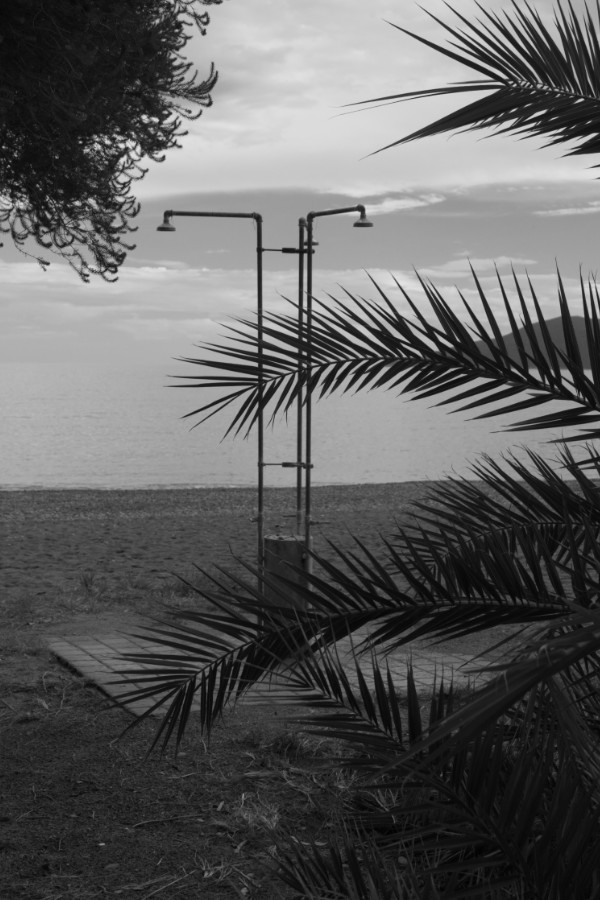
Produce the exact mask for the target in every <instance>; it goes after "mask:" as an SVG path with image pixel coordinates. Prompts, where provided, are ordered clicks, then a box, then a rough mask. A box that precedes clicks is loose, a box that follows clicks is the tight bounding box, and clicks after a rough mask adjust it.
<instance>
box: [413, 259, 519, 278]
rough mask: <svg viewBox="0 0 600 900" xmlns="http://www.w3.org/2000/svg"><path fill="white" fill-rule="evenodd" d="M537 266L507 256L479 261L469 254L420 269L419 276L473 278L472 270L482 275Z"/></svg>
mask: <svg viewBox="0 0 600 900" xmlns="http://www.w3.org/2000/svg"><path fill="white" fill-rule="evenodd" d="M535 265H537V260H535V259H519V258H514V257H513V258H509V257H507V256H498V257H496V258H494V259H492V258H487V259H485V258H484V259H478V258H477V257H475V258H469V256H468V255H467V254H461V256H460V257H459V258H457V259H451V260H448V261H447V262H444V263H441V264H440V265H438V266H434V267H431V268H424V269H419V274H420V275H424V276H425V277H427V278H449V277H452V278H472V277H473V276H472V271H471V269H474V270H475V273H476V274H477V275H480V274H481V273H482V272H489V271H495V269H498V271H500V272H502V270H503V269H504V270H507V271H510V270H511V268H515V269H516V268H518V267H519V266H535Z"/></svg>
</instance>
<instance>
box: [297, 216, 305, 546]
mask: <svg viewBox="0 0 600 900" xmlns="http://www.w3.org/2000/svg"><path fill="white" fill-rule="evenodd" d="M305 239H306V220H305V219H299V220H298V369H297V375H298V397H297V400H296V534H297V535H301V534H302V531H303V528H304V521H303V516H302V487H303V476H302V472H303V467H302V456H303V451H304V447H303V438H304V435H303V424H304V409H303V407H302V400H303V397H304V391H303V387H302V378H303V369H304V342H303V338H302V329H303V326H304V257H305V249H306V248H305V246H304V243H305Z"/></svg>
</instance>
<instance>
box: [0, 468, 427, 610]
mask: <svg viewBox="0 0 600 900" xmlns="http://www.w3.org/2000/svg"><path fill="white" fill-rule="evenodd" d="M431 486H432V484H431V482H422V481H421V482H419V481H417V482H403V483H392V484H379V485H377V484H367V485H333V486H319V487H315V488H314V489H313V520H314V521H315V524H314V526H313V537H314V546H315V549H316V550H317V551H318V552H327V541H328V540H332V541H334V542H336V543H337V544H338V545H342V546H346V547H348V546H351V544H352V538H351V535H354V536H356V537H358V538H360V540H361V541H364V542H365V543H367V544H368V545H369V546H370V547H376V546H377V544H378V543H379V542H380V540H381V538H380V535H381V534H382V533H383V534H385V533H388V532H389V531H390V529H393V526H394V521H395V520H397V519H400V518H402V517H403V516H405V515H406V513H407V510H408V508H409V506H410V504H411V502H412V501H414V500H416V499H418V498H421V497H423V496H424V495H425V494H426V493H427V492H428V491H429V490H430V488H431ZM265 501H266V502H265V512H266V518H265V533H266V534H270V533H272V534H275V533H278V532H281V533H284V534H285V533H292V531H293V530H294V524H295V492H294V491H293V490H289V489H282V488H271V489H269V490H267V491H266V494H265ZM255 514H256V491H255V490H254V489H252V488H233V489H227V488H222V489H221V488H214V489H212V488H211V489H196V490H195V489H169V490H130V491H128V490H29V491H20V490H17V491H2V492H0V522H1V525H0V534H1V541H0V543H1V549H0V590H2V592H3V593H5V595H10V594H15V593H18V594H19V595H23V594H30V595H37V596H40V595H43V594H44V593H47V592H55V591H56V590H62V589H64V588H68V587H73V586H75V585H77V584H78V583H80V582H81V578H82V574H83V573H86V572H87V573H92V575H93V576H99V575H101V576H102V578H103V579H105V581H106V583H107V584H108V586H109V587H110V588H111V589H114V588H117V589H118V587H119V586H120V585H121V584H122V585H123V586H125V585H126V584H127V583H128V582H130V581H131V580H132V579H135V578H139V579H147V580H148V582H149V583H156V582H157V581H159V580H160V579H171V580H172V579H173V574H179V575H184V576H186V577H187V576H188V575H189V574H190V572H191V570H192V567H193V566H194V565H197V566H200V567H202V568H209V569H210V568H211V567H214V566H223V567H225V568H231V567H232V566H234V565H235V560H234V556H238V557H241V558H246V559H248V560H249V561H253V559H255V554H256V524H255V522H254V521H253V519H254V516H255Z"/></svg>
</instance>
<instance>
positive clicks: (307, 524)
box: [304, 213, 313, 573]
mask: <svg viewBox="0 0 600 900" xmlns="http://www.w3.org/2000/svg"><path fill="white" fill-rule="evenodd" d="M312 258H313V216H312V214H311V213H309V214H308V216H307V218H306V385H305V391H306V402H305V404H304V410H305V425H306V452H305V454H304V462H305V465H306V469H305V492H304V540H305V544H306V550H307V557H306V570H307V572H309V573H310V572H312V558H311V556H310V549H311V524H312V523H311V515H312V503H311V501H312V497H311V481H312V477H311V476H312V394H311V390H310V380H311V373H312V280H313V278H312V276H313V271H312V269H313V263H312Z"/></svg>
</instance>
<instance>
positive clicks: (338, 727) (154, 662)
mask: <svg viewBox="0 0 600 900" xmlns="http://www.w3.org/2000/svg"><path fill="white" fill-rule="evenodd" d="M480 10H481V19H480V20H471V19H469V20H467V19H464V18H462V25H461V27H460V28H452V27H450V26H444V27H446V28H447V29H448V30H449V31H450V33H451V35H452V38H453V44H452V49H447V48H442V47H437V46H436V47H435V49H438V50H440V51H441V52H443V53H446V54H447V55H450V56H452V57H453V58H455V59H457V60H459V61H461V62H463V63H465V64H467V65H470V66H471V67H472V68H474V69H475V70H476V71H477V72H478V73H479V74H480V75H484V76H485V79H484V80H483V81H477V82H465V83H464V85H463V86H462V87H460V88H459V87H457V86H455V85H454V86H451V87H449V88H441V89H440V90H439V91H438V93H444V92H446V93H448V92H456V91H457V90H467V89H469V90H480V89H485V90H486V91H490V90H492V91H493V92H494V93H493V94H492V95H491V96H488V97H486V98H484V100H482V101H478V102H477V103H476V104H471V105H470V106H468V107H465V109H464V110H462V111H459V113H456V114H454V117H453V118H452V117H449V118H446V119H443V120H441V122H438V123H435V124H434V125H432V126H430V128H429V129H426V130H424V132H423V134H425V133H435V132H436V131H443V130H447V129H448V128H455V127H478V126H479V125H490V124H491V125H496V126H498V127H501V128H503V129H512V130H514V131H517V132H521V133H546V134H551V135H552V139H553V140H559V141H563V140H570V139H572V140H574V141H575V143H576V144H577V148H576V150H575V151H572V152H591V151H592V150H594V149H595V141H596V122H597V121H600V119H598V117H597V112H598V110H597V109H596V107H597V105H598V103H599V100H598V97H599V96H600V92H599V90H598V84H599V78H600V75H599V74H598V73H600V44H599V41H598V37H597V35H598V28H597V27H596V24H595V22H594V21H593V19H592V16H591V13H589V12H588V11H587V10H586V12H585V14H584V16H583V17H582V18H581V19H580V20H578V19H577V17H576V16H575V13H574V12H573V10H572V8H571V7H570V5H568V4H567V5H565V6H564V7H562V8H561V7H560V6H559V7H558V11H557V14H556V23H555V24H556V32H557V35H558V37H557V38H554V37H552V36H551V34H550V32H549V31H548V29H547V28H546V26H545V25H544V23H543V21H542V19H541V18H540V17H539V16H538V15H537V14H536V13H535V11H534V10H533V9H532V8H531V7H530V6H529V5H528V4H519V5H518V6H517V5H516V4H514V5H513V8H512V10H511V16H508V15H507V16H506V17H505V18H502V19H501V18H500V17H497V16H496V15H495V14H493V13H488V12H486V11H485V10H483V8H481V7H480ZM457 15H458V14H457ZM432 46H433V45H432ZM484 85H485V88H484ZM422 93H435V92H421V94H422ZM410 96H416V95H410ZM419 96H420V95H419ZM398 98H401V99H406V98H407V95H396V96H395V97H392V99H398ZM594 113H596V116H595V115H594ZM417 136H421V135H417ZM473 280H474V285H475V288H476V292H477V294H478V296H479V301H480V303H479V307H478V308H477V309H475V308H473V306H471V305H469V304H467V302H466V301H465V300H464V298H463V307H462V310H461V312H460V313H457V312H455V311H454V309H453V307H452V306H451V304H450V303H449V302H448V301H447V300H446V299H445V298H444V297H443V296H442V294H441V293H440V291H439V290H438V289H437V288H436V287H435V286H434V285H433V284H432V283H430V282H428V281H425V280H421V289H422V295H421V296H420V297H419V299H418V301H417V300H416V299H415V298H413V297H411V296H409V295H408V293H407V292H406V291H405V290H404V289H403V288H402V286H401V285H400V284H397V288H398V292H399V294H398V297H397V298H396V297H391V296H388V295H387V294H386V293H385V292H384V291H383V289H382V288H381V287H380V286H379V285H377V284H376V283H375V282H373V289H374V292H375V293H374V299H364V298H361V297H357V296H354V295H352V294H350V293H349V292H346V294H345V297H344V298H343V302H342V301H336V300H335V299H334V298H329V300H328V302H327V305H325V304H318V303H316V305H315V313H314V319H313V330H312V364H311V375H310V381H307V378H306V368H304V370H302V367H300V373H299V372H298V366H297V360H298V352H299V351H300V352H302V350H303V348H305V346H306V334H305V333H303V332H302V330H301V331H300V333H299V330H298V322H297V317H296V315H295V314H294V310H293V309H291V310H290V312H289V314H269V315H267V317H266V322H265V339H266V343H267V355H266V359H265V365H264V377H265V382H266V384H265V391H264V404H265V411H267V412H271V413H272V414H273V415H274V416H277V415H280V414H283V413H285V412H286V411H287V410H289V409H290V408H291V406H292V405H293V404H294V402H295V399H296V396H297V392H298V389H299V387H300V386H302V387H303V388H304V389H308V390H310V391H311V392H312V394H313V395H314V396H315V397H316V398H319V397H323V396H326V395H328V394H331V393H333V392H339V391H348V390H352V391H359V390H370V389H373V388H379V389H387V390H395V391H397V392H398V393H399V394H409V395H411V396H412V397H416V398H432V397H439V398H440V400H439V402H441V403H445V404H448V405H449V408H451V409H452V408H453V409H456V410H457V411H460V410H462V411H466V410H468V411H473V410H475V411H478V413H479V415H480V416H484V417H485V416H491V415H499V414H502V413H505V412H507V411H510V412H512V413H516V414H517V415H518V416H520V418H519V421H518V422H517V424H516V425H514V426H512V427H513V428H514V429H515V430H519V429H523V428H528V429H531V428H537V429H548V428H554V429H556V428H557V427H559V428H563V429H564V430H565V431H566V432H567V436H566V437H565V439H564V440H563V441H562V442H561V443H559V444H558V446H557V451H556V458H555V459H554V461H553V462H548V461H547V460H545V459H543V458H542V457H541V456H540V455H538V454H537V453H534V452H533V451H529V452H528V455H527V459H526V460H525V461H523V460H519V459H517V458H516V457H515V456H513V455H511V454H509V455H507V456H505V457H504V458H501V459H500V460H492V459H489V458H482V459H481V460H480V461H479V462H478V463H477V464H476V465H475V466H474V468H473V473H472V474H473V475H474V476H475V478H476V480H474V481H467V480H465V479H459V478H449V479H447V481H446V482H444V484H443V485H442V486H441V487H438V488H436V489H435V490H432V491H431V492H430V494H429V496H428V497H427V498H426V499H425V500H424V501H422V502H420V503H419V504H418V505H417V508H416V510H415V520H414V522H413V523H412V524H410V525H407V526H403V527H400V526H394V527H392V526H390V533H389V536H388V538H387V539H386V541H385V543H384V547H385V552H384V553H383V554H381V555H379V554H375V553H374V552H373V551H372V550H370V549H369V548H368V547H365V546H362V545H361V544H359V542H357V543H356V546H355V549H354V550H351V551H347V550H346V551H342V550H338V551H337V557H336V559H335V560H334V561H331V560H330V559H327V560H326V559H319V558H317V559H316V562H317V563H318V566H316V567H315V570H314V572H313V573H311V574H309V575H308V576H307V579H306V581H307V586H306V588H301V589H300V590H301V591H303V593H304V596H305V599H306V601H307V603H306V608H303V609H298V608H294V609H291V608H289V606H286V604H285V597H286V591H287V588H288V587H289V586H290V583H288V582H286V579H285V578H284V577H277V578H275V577H274V576H272V575H264V576H262V581H263V584H264V585H266V586H267V587H268V588H269V593H270V594H271V595H272V594H273V592H274V591H277V592H278V594H279V596H280V597H281V600H282V602H281V605H276V604H272V603H271V604H269V605H266V604H265V603H264V601H263V594H262V592H261V590H260V584H259V586H258V587H257V586H256V583H257V582H256V577H257V576H259V573H257V572H256V571H254V570H253V569H252V567H251V566H250V565H249V566H248V571H249V578H248V579H247V580H243V579H240V578H239V577H237V576H233V575H231V576H228V575H227V574H226V573H220V574H219V575H216V576H214V575H213V576H212V587H210V588H203V589H202V590H201V591H200V590H199V592H200V593H202V595H203V596H204V597H205V598H206V599H207V600H209V601H210V603H211V607H210V610H211V611H209V612H195V611H192V612H190V611H187V610H186V611H184V612H175V613H174V614H173V617H172V618H171V619H170V620H169V621H167V622H166V623H162V624H161V623H157V625H156V626H155V627H154V628H153V629H151V631H152V634H153V637H154V638H155V639H156V640H158V641H159V642H160V643H161V644H162V646H163V647H164V652H163V653H153V654H151V655H148V656H147V657H145V656H143V655H139V654H138V655H137V656H136V657H135V658H134V659H135V664H134V665H132V669H131V671H130V673H129V677H130V678H133V677H135V680H136V681H137V682H138V683H139V682H142V684H141V686H140V687H137V688H130V689H129V690H128V691H127V692H126V693H125V694H124V695H123V699H124V700H125V701H127V700H131V699H133V698H139V697H141V696H146V697H150V698H152V699H153V700H154V702H155V706H156V708H158V707H159V706H160V705H161V704H166V712H165V713H164V715H163V718H162V722H161V725H160V727H159V730H158V733H157V737H156V742H157V743H158V744H160V746H161V747H162V748H163V749H165V748H166V747H167V745H168V744H169V742H170V741H171V740H173V741H174V742H175V744H177V743H178V742H179V741H180V740H181V738H182V736H183V734H184V732H185V728H186V725H187V722H188V720H189V716H190V711H191V706H192V702H193V701H194V700H195V699H198V698H199V700H200V714H199V715H200V721H201V724H202V726H203V728H204V729H205V730H206V731H207V732H210V730H211V728H212V727H213V725H214V724H215V722H216V721H217V720H218V719H219V717H220V716H221V714H222V712H223V710H224V709H225V707H226V706H227V705H228V704H232V703H235V701H236V700H238V699H239V698H240V697H242V696H243V695H244V694H245V693H246V692H247V691H248V690H250V689H251V688H252V687H253V685H255V684H256V683H257V682H260V681H264V680H268V679H271V678H276V679H277V681H278V684H279V689H280V694H279V695H280V696H281V697H282V699H285V701H286V702H288V703H292V704H296V705H297V706H298V709H299V712H298V716H297V718H296V722H297V723H298V724H299V725H300V727H302V728H304V729H306V730H307V731H310V732H312V733H316V734H319V735H326V736H328V737H335V738H338V739H342V740H343V741H345V742H346V744H347V746H348V756H347V758H346V759H345V760H344V765H345V766H348V767H352V768H354V769H356V771H357V772H358V773H359V775H360V780H359V783H360V788H359V789H357V791H356V793H355V794H354V795H353V797H352V798H351V799H350V800H349V803H348V813H347V817H346V822H345V829H344V831H343V833H341V832H340V833H339V834H338V835H337V837H336V839H335V840H332V842H331V846H329V847H328V848H325V849H324V848H322V847H317V846H315V847H313V848H312V849H311V850H310V851H309V852H308V853H307V852H304V851H303V852H302V853H300V852H299V851H298V850H295V849H294V846H295V845H294V844H293V843H290V845H289V846H288V847H281V848H280V872H281V875H282V878H283V879H284V880H285V881H286V882H287V883H288V884H289V885H291V886H292V887H293V888H294V889H295V890H296V891H297V893H298V895H299V896H301V897H307V898H341V897H344V898H361V900H363V898H373V900H374V898H390V900H391V898H398V900H399V898H420V900H423V898H426V897H430V898H438V897H443V898H466V897H481V898H527V900H530V898H532V900H533V898H536V900H537V898H539V900H542V898H543V900H548V898H550V900H564V898H566V897H577V898H582V900H592V898H595V897H597V896H599V895H600V864H599V863H598V859H599V858H600V855H599V851H600V827H599V825H600V822H599V816H600V812H599V810H600V787H599V785H600V779H599V775H600V772H599V762H598V760H599V754H598V749H599V740H598V732H599V727H600V689H599V675H600V656H599V651H600V614H599V612H598V598H599V593H600V577H599V572H600V550H599V540H598V539H599V536H600V492H599V477H600V457H599V456H598V454H597V452H596V451H595V449H594V441H595V440H596V439H597V437H598V435H599V433H600V429H599V427H598V424H597V423H598V421H599V420H600V363H599V362H598V360H599V359H600V297H599V295H598V290H597V287H596V284H595V283H594V282H593V281H591V282H589V283H584V282H583V281H582V282H581V287H580V297H579V298H578V300H579V303H580V305H581V309H582V318H583V334H584V338H583V339H581V338H579V337H578V333H580V332H578V329H577V328H576V325H577V322H576V320H575V319H574V317H573V315H572V313H571V308H572V301H571V300H570V299H569V298H568V297H567V293H566V290H565V287H564V284H563V281H562V279H561V277H560V275H558V278H557V290H558V301H559V306H560V321H561V334H560V339H557V338H554V337H553V336H552V332H551V330H550V328H549V325H548V322H547V321H546V319H545V318H544V315H543V313H542V309H541V304H540V302H539V298H538V297H537V295H536V292H535V289H534V287H533V285H531V284H530V283H529V282H527V284H525V283H523V281H522V280H520V279H519V278H517V277H516V276H513V278H512V285H511V286H510V287H509V284H507V283H506V281H505V280H503V279H501V278H500V276H498V290H499V292H500V296H501V298H502V302H503V304H504V310H505V312H506V315H507V317H508V320H509V323H510V331H511V334H510V335H509V338H510V340H509V339H508V338H507V337H506V336H505V335H503V334H502V332H501V329H500V324H499V320H498V317H497V316H496V314H495V313H494V309H493V307H492V304H491V299H490V297H489V295H486V293H485V291H484V289H483V287H482V285H481V283H480V282H479V281H478V279H477V276H476V273H473ZM304 327H305V326H303V328H304ZM205 350H207V351H208V355H207V356H204V357H203V358H202V359H197V360H196V359H194V360H189V362H190V363H194V364H199V365H200V366H201V369H200V374H198V375H190V376H188V378H189V379H190V384H195V385H197V386H199V387H203V388H205V389H208V388H218V389H219V390H220V391H221V392H223V389H225V395H224V398H223V395H222V394H221V396H222V399H220V400H217V401H215V400H208V401H207V402H206V403H204V404H203V405H202V406H200V407H199V408H198V409H197V410H195V411H194V413H193V414H194V415H199V416H201V417H207V416H210V415H213V414H215V413H216V412H220V411H222V410H229V409H233V410H234V411H233V413H232V418H231V421H230V426H229V430H230V431H232V432H234V433H237V432H240V431H245V430H247V429H248V428H251V427H252V424H253V422H254V420H255V416H256V410H257V403H258V402H259V397H260V394H259V392H258V385H257V372H258V357H257V347H256V323H255V322H254V321H253V320H243V321H239V322H237V323H236V324H235V325H234V326H233V327H232V331H231V335H230V338H229V339H228V340H227V341H225V342H224V343H223V344H220V345H211V346H208V347H206V348H205ZM588 360H589V364H588ZM555 400H562V401H564V404H563V407H562V408H561V409H560V410H559V411H556V410H555V409H554V408H553V409H552V410H551V411H550V412H548V410H547V409H546V410H545V411H544V410H541V409H539V408H540V407H544V406H546V405H547V404H548V403H549V402H550V401H555ZM490 407H493V408H490ZM573 441H576V442H578V443H579V445H580V446H579V447H578V448H577V449H578V452H577V453H575V452H574V451H573V450H572V449H571V442H573ZM393 515H394V510H390V520H392V519H393ZM259 581H260V577H259ZM205 583H206V582H204V584H205ZM293 588H294V590H295V591H296V592H298V590H299V588H298V584H297V583H295V582H294V583H293ZM499 625H503V626H507V625H510V626H513V627H514V628H515V630H516V636H515V639H513V641H512V642H511V643H509V644H505V645H504V647H501V648H500V651H502V652H500V653H499V652H498V650H499V648H498V647H496V656H495V661H494V663H493V664H491V663H486V664H485V672H484V675H485V679H484V680H483V681H482V682H480V683H479V686H477V687H476V688H475V689H473V690H472V691H470V692H468V693H467V694H466V695H464V696H460V697H455V696H453V692H452V690H450V691H448V690H447V686H446V687H444V685H440V686H438V688H437V689H435V690H434V693H433V696H432V698H431V701H430V708H429V714H428V716H427V721H421V715H420V706H421V703H420V700H419V698H418V696H417V692H416V689H415V685H414V679H413V678H412V675H411V672H410V670H409V672H408V675H407V679H406V683H405V684H404V685H400V684H399V683H398V680H397V679H396V678H395V677H394V676H393V675H392V671H391V667H390V665H389V655H390V654H391V653H392V652H393V651H394V650H396V649H398V648H399V647H402V646H406V645H408V646H410V645H411V643H412V642H414V641H415V640H416V639H420V640H430V641H436V640H451V639H453V638H459V637H461V638H465V637H468V636H471V635H475V634H480V633H486V634H489V641H490V645H492V644H493V643H494V640H495V639H494V628H496V627H497V626H499ZM349 636H350V637H351V638H353V642H352V650H351V655H350V663H348V661H347V660H344V659H342V658H341V656H340V653H339V652H338V647H339V642H340V641H341V640H342V639H345V638H348V637H349ZM484 656H485V654H484ZM401 695H402V698H403V697H404V695H406V699H401ZM338 764H339V761H338ZM296 846H297V845H296Z"/></svg>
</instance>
